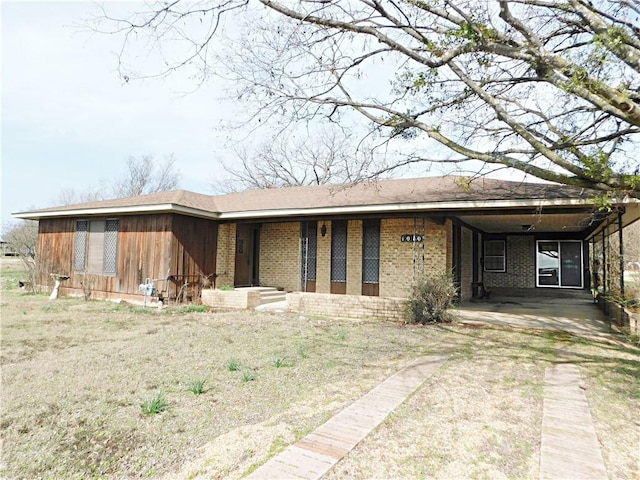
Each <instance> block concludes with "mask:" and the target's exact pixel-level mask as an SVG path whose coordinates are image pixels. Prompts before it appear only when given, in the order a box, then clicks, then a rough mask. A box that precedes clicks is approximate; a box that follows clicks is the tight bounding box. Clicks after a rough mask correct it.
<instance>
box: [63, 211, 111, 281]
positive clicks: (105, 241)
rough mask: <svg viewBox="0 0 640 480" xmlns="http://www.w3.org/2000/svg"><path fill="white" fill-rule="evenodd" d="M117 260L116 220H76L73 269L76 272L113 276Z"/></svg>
mask: <svg viewBox="0 0 640 480" xmlns="http://www.w3.org/2000/svg"><path fill="white" fill-rule="evenodd" d="M117 260H118V220H115V219H109V220H90V221H89V220H78V221H77V222H76V236H75V245H74V258H73V268H74V270H75V271H76V272H84V273H91V274H95V275H115V274H116V271H117Z"/></svg>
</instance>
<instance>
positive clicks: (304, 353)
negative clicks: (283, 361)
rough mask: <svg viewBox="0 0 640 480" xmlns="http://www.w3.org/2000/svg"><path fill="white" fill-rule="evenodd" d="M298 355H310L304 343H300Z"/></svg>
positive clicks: (305, 356)
mask: <svg viewBox="0 0 640 480" xmlns="http://www.w3.org/2000/svg"><path fill="white" fill-rule="evenodd" d="M298 355H300V358H307V357H309V354H308V353H307V351H306V350H305V348H304V347H303V346H302V345H300V346H299V347H298Z"/></svg>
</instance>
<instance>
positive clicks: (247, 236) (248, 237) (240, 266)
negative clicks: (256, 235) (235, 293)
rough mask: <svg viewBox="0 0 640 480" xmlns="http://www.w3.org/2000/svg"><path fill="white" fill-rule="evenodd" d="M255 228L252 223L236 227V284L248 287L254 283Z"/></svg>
mask: <svg viewBox="0 0 640 480" xmlns="http://www.w3.org/2000/svg"><path fill="white" fill-rule="evenodd" d="M252 239H253V230H252V228H251V226H250V225H238V226H237V228H236V273H235V278H234V285H235V286H236V287H247V286H250V285H251V284H252V278H251V277H252V272H253V265H252V260H253V242H252Z"/></svg>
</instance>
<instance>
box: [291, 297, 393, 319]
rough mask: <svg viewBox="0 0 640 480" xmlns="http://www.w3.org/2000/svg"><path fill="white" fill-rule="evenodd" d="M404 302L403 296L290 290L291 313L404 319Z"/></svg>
mask: <svg viewBox="0 0 640 480" xmlns="http://www.w3.org/2000/svg"><path fill="white" fill-rule="evenodd" d="M404 302H405V299H403V298H388V297H387V298H380V297H367V296H362V295H331V294H328V293H305V292H293V293H287V304H288V309H289V311H290V312H293V313H300V314H305V315H323V316H329V317H342V318H358V319H366V318H371V319H377V320H403V319H404V314H403V312H404Z"/></svg>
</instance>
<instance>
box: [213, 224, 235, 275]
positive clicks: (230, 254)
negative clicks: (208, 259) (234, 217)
mask: <svg viewBox="0 0 640 480" xmlns="http://www.w3.org/2000/svg"><path fill="white" fill-rule="evenodd" d="M216 255H217V257H216V275H217V278H216V287H219V286H221V285H233V282H234V278H235V272H236V224H235V223H223V224H220V225H219V226H218V251H217V254H216Z"/></svg>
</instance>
